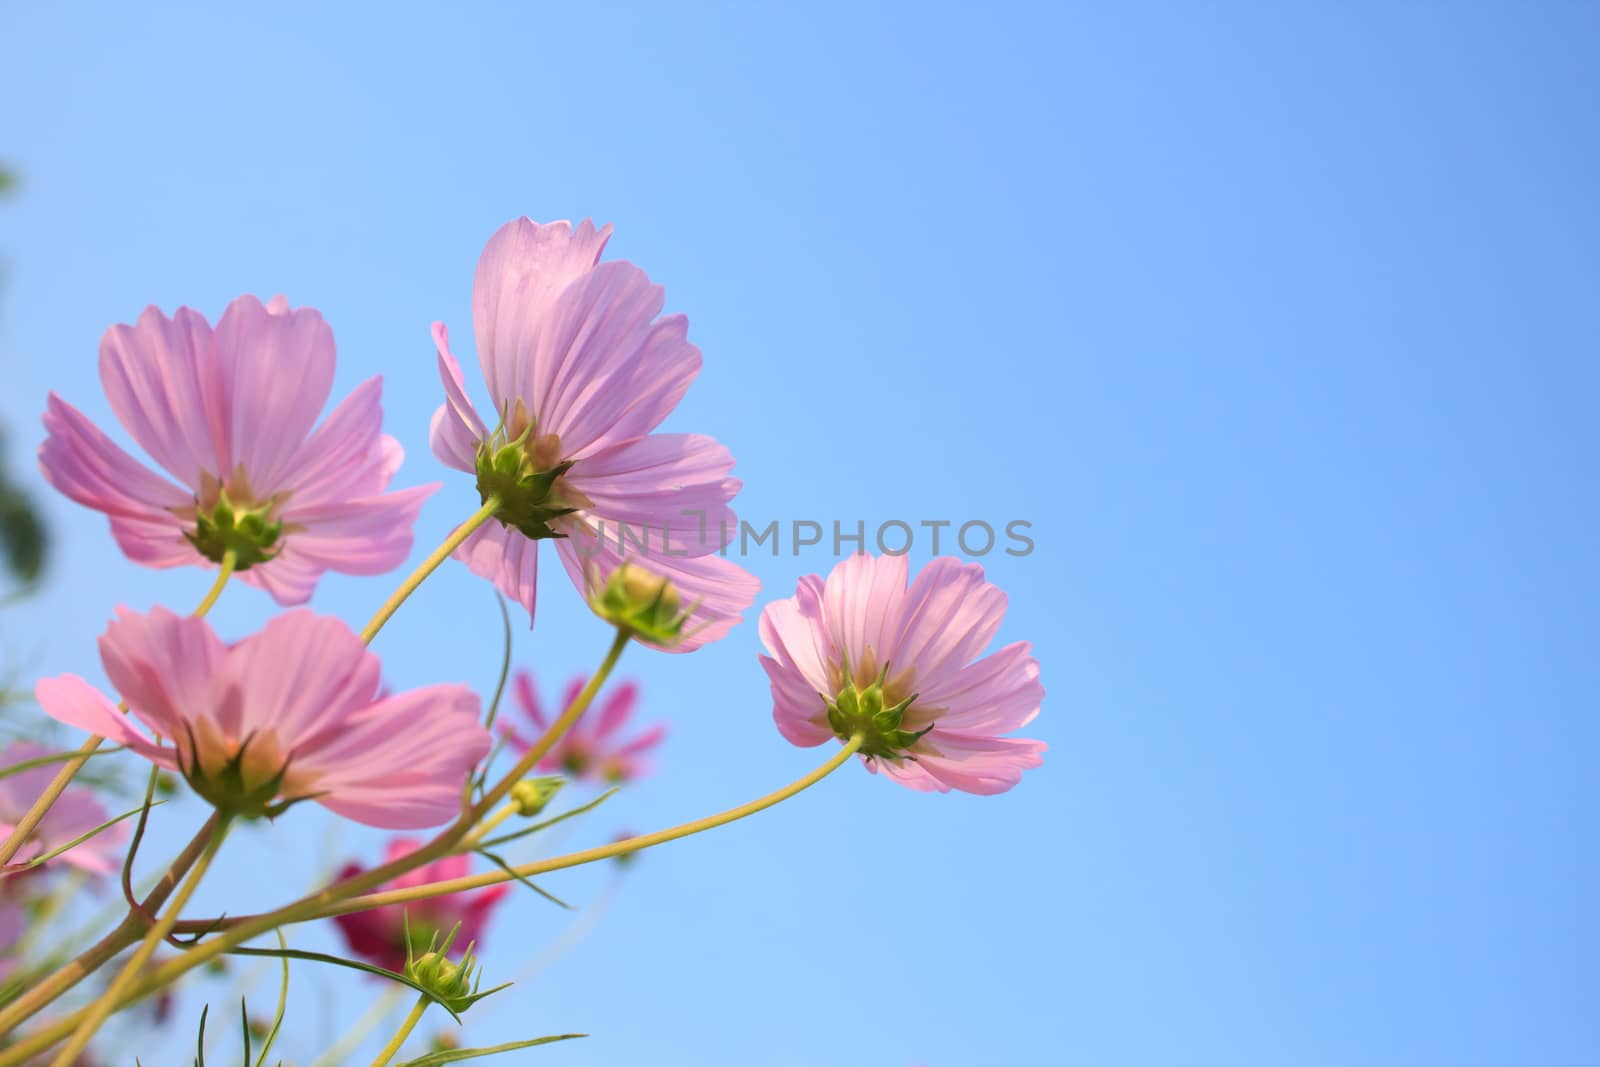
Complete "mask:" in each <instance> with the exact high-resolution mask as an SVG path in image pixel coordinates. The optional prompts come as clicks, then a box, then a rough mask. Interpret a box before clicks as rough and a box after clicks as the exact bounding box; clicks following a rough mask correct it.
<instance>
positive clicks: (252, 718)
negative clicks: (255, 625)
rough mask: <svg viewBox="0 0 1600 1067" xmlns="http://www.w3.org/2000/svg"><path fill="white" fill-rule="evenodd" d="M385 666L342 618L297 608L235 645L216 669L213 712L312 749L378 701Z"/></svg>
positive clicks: (229, 724)
mask: <svg viewBox="0 0 1600 1067" xmlns="http://www.w3.org/2000/svg"><path fill="white" fill-rule="evenodd" d="M381 682H382V665H381V664H380V663H379V661H378V657H377V656H375V655H373V654H372V653H371V652H369V651H367V649H366V646H365V645H363V644H362V642H361V638H359V637H357V636H356V634H355V632H354V631H352V630H351V629H350V627H349V626H347V625H345V624H344V623H343V622H342V621H340V620H339V619H336V618H333V617H332V616H328V615H315V614H313V613H311V612H310V611H305V610H300V611H291V612H288V613H286V614H283V615H278V616H276V617H274V618H273V619H271V620H270V621H268V623H267V624H266V626H265V627H263V628H262V629H261V631H260V632H259V633H257V634H255V635H254V636H252V637H249V638H247V639H245V640H244V641H241V642H240V643H239V644H237V645H235V646H234V647H233V648H232V649H230V650H229V652H228V654H227V658H226V660H225V662H223V663H222V664H221V666H220V668H219V669H218V670H217V671H216V683H215V685H214V687H213V691H214V693H215V696H214V698H213V702H212V709H213V710H212V716H213V718H215V719H216V721H217V722H218V723H219V725H221V726H222V727H223V729H224V730H225V732H226V733H227V734H228V735H229V736H231V737H235V738H241V739H242V738H245V737H249V736H250V735H251V734H254V733H256V732H257V731H265V730H271V731H273V732H274V733H275V734H276V735H277V738H278V743H279V745H280V746H281V747H282V748H283V749H284V750H285V751H286V752H287V751H294V752H297V753H299V752H304V753H307V754H308V755H309V754H310V753H312V752H313V751H314V750H316V749H318V748H319V747H321V746H323V745H325V744H327V743H329V741H330V738H331V737H332V736H333V735H337V734H339V733H340V732H342V731H343V730H344V729H345V724H346V722H347V721H348V720H349V718H350V717H351V716H352V715H353V714H355V713H356V712H357V711H358V710H359V709H363V708H366V707H367V706H369V705H370V704H371V703H372V700H373V697H374V696H375V695H376V694H377V692H378V686H379V685H380V684H381Z"/></svg>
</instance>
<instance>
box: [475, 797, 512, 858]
mask: <svg viewBox="0 0 1600 1067" xmlns="http://www.w3.org/2000/svg"><path fill="white" fill-rule="evenodd" d="M517 811H518V807H517V802H516V801H514V800H508V801H507V802H506V803H504V804H502V805H501V806H500V810H499V811H497V812H495V813H494V814H493V815H491V816H489V817H488V818H487V819H485V820H483V822H481V823H479V824H478V825H477V827H476V828H474V829H473V830H472V832H471V833H469V834H467V836H466V837H463V838H462V839H461V851H463V852H465V851H467V850H468V849H471V848H475V847H477V844H478V842H480V841H482V840H483V839H484V838H485V837H487V836H488V834H489V831H490V830H493V829H494V828H495V827H497V826H499V825H500V824H501V823H503V822H505V821H506V820H507V819H509V818H511V816H513V815H515V814H516V813H517Z"/></svg>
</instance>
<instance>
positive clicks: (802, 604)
mask: <svg viewBox="0 0 1600 1067" xmlns="http://www.w3.org/2000/svg"><path fill="white" fill-rule="evenodd" d="M906 578H907V566H906V559H905V557H904V556H881V557H874V556H866V555H856V556H852V557H851V558H849V559H847V560H844V561H842V562H841V563H839V564H838V565H837V566H835V567H834V568H833V571H832V573H830V574H829V575H828V578H827V580H826V581H823V579H821V578H820V577H818V576H817V575H814V574H811V575H807V576H806V577H804V578H801V579H800V585H799V587H798V588H797V589H796V590H795V595H794V596H793V597H791V598H789V599H787V600H777V601H773V602H772V603H771V604H768V605H767V606H766V609H765V610H764V611H762V613H761V642H762V644H764V645H766V646H767V651H768V652H770V653H771V655H770V656H762V657H761V665H762V666H763V667H765V668H766V671H767V677H768V679H769V680H770V681H771V683H772V715H773V718H774V719H775V720H777V724H778V730H779V731H780V732H781V733H782V734H783V736H784V737H785V738H787V739H788V740H789V741H791V742H792V743H794V744H796V745H806V746H810V745H820V744H822V743H823V742H824V741H826V740H828V739H829V738H830V737H838V738H840V739H845V738H849V737H851V736H853V735H854V734H856V733H858V732H859V733H861V734H862V735H863V736H864V737H865V741H864V742H863V744H862V745H861V748H860V750H859V751H860V753H861V757H862V759H863V760H864V761H865V763H866V765H867V768H868V769H869V770H872V771H874V772H877V771H882V772H883V773H884V774H886V775H888V776H889V777H890V778H893V779H894V780H895V781H897V782H899V783H900V784H901V785H905V786H909V787H910V788H912V789H918V790H922V791H924V792H932V791H938V792H941V793H945V792H949V791H950V790H951V789H959V790H961V791H963V792H967V793H986V794H987V793H1003V792H1005V791H1006V790H1007V789H1010V788H1011V787H1012V786H1014V785H1016V784H1017V782H1018V781H1019V780H1021V778H1022V772H1023V771H1024V770H1027V769H1028V768H1030V767H1037V766H1039V764H1040V762H1041V759H1042V757H1041V753H1043V752H1044V750H1045V744H1044V742H1043V741H1030V740H1026V739H1024V738H1016V737H1002V736H1000V735H1002V734H1005V733H1009V732H1010V731H1012V730H1016V729H1019V728H1021V727H1023V726H1025V725H1027V724H1028V723H1029V722H1031V721H1033V717H1034V716H1035V715H1037V714H1038V713H1039V704H1040V702H1041V701H1042V700H1043V699H1044V687H1043V686H1041V685H1040V684H1039V664H1038V662H1037V661H1036V660H1035V659H1034V658H1033V657H1032V656H1031V655H1030V654H1029V652H1030V648H1029V645H1028V643H1027V642H1025V641H1018V642H1017V643H1016V644H1012V645H1007V646H1006V647H1005V648H1002V649H1001V650H1000V651H998V652H996V653H994V654H993V655H991V656H985V657H984V658H982V659H977V658H976V657H977V656H978V655H979V654H980V653H981V652H982V651H983V650H984V648H986V647H987V646H988V644H989V642H990V640H991V639H993V637H994V635H995V632H996V631H997V630H998V629H999V628H1000V622H1001V620H1002V619H1003V618H1004V617H1005V613H1006V595H1005V594H1004V593H1003V592H1001V591H1000V590H999V589H998V588H997V587H995V586H993V585H990V584H989V583H988V582H986V581H984V578H983V568H982V567H980V566H978V565H977V564H975V563H968V564H963V563H961V562H960V561H959V560H955V559H951V558H949V557H941V558H939V559H936V560H934V561H933V562H931V563H929V564H928V565H927V566H926V567H924V568H923V570H922V573H921V574H919V575H917V580H916V581H915V582H914V583H912V585H911V588H910V589H907V588H906Z"/></svg>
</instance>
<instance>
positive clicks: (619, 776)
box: [506, 671, 667, 784]
mask: <svg viewBox="0 0 1600 1067" xmlns="http://www.w3.org/2000/svg"><path fill="white" fill-rule="evenodd" d="M587 681H588V679H587V678H583V677H578V678H574V679H572V681H571V682H569V683H568V684H567V691H566V692H565V693H564V694H562V697H561V705H560V706H561V707H562V708H565V707H567V706H568V705H570V704H571V703H572V702H573V700H574V699H576V698H577V696H578V692H579V691H580V690H582V689H583V687H584V684H585V683H586V682H587ZM516 694H517V704H518V706H519V707H520V708H521V710H522V714H523V715H525V716H526V717H527V719H528V721H529V722H530V723H532V724H533V727H534V730H535V731H536V732H535V733H534V735H533V736H534V737H535V738H536V737H538V736H539V734H542V733H544V731H545V730H547V729H549V728H550V723H551V721H552V719H553V718H554V716H547V715H545V713H544V708H543V706H542V705H541V704H540V703H539V694H538V693H537V692H535V691H534V687H533V675H532V674H530V673H529V672H527V671H519V672H517V678H516ZM638 702H639V687H638V686H637V685H635V684H634V683H632V682H624V683H623V684H622V685H620V686H618V687H617V688H616V689H614V690H613V691H612V693H611V695H610V696H609V697H607V698H606V702H605V703H604V704H603V705H601V707H600V710H599V712H598V713H591V714H589V715H586V716H584V717H583V718H582V719H579V720H578V722H577V724H576V725H575V726H573V727H572V729H570V730H568V731H567V732H566V734H565V735H563V736H562V738H561V740H560V741H558V742H557V743H556V746H555V748H553V749H551V750H550V753H549V754H548V755H547V756H545V757H544V759H542V760H540V761H539V770H541V771H560V772H562V773H563V774H566V775H568V776H569V777H571V778H574V779H577V780H578V781H594V782H607V783H611V784H617V783H621V782H630V781H633V780H634V779H637V778H642V777H643V776H644V775H645V774H647V773H649V770H650V765H649V763H648V762H646V760H645V754H646V753H648V752H649V751H650V750H651V749H653V748H655V747H656V746H657V745H659V744H661V741H662V738H664V737H666V736H667V724H666V723H664V722H658V723H656V724H655V725H654V726H651V727H649V728H648V729H646V730H645V731H644V732H642V733H639V734H635V735H634V736H633V737H631V738H626V739H625V738H623V736H622V733H623V730H624V729H625V728H626V727H627V725H628V720H629V718H631V717H632V715H633V709H634V706H635V705H636V704H638ZM506 736H507V737H508V738H510V741H511V744H512V745H513V746H514V747H516V748H517V749H519V750H521V751H524V752H526V751H527V750H528V748H529V747H530V746H531V745H532V743H533V742H532V740H531V739H530V738H528V737H524V736H523V735H522V734H520V733H518V732H517V730H516V729H515V728H514V727H511V728H508V729H507V730H506Z"/></svg>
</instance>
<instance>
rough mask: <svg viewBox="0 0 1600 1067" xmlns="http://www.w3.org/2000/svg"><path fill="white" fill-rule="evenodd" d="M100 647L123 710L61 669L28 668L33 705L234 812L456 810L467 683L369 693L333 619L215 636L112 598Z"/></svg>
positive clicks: (468, 740) (422, 814)
mask: <svg viewBox="0 0 1600 1067" xmlns="http://www.w3.org/2000/svg"><path fill="white" fill-rule="evenodd" d="M100 660H101V663H102V664H103V665H104V667H105V672H106V676H107V677H108V678H109V679H110V680H111V684H112V685H113V686H114V687H115V688H116V690H117V692H118V693H120V694H121V696H122V698H123V699H124V700H125V701H126V702H127V704H128V707H129V709H130V710H131V714H130V715H123V714H121V713H119V712H118V711H117V709H116V708H115V707H114V706H113V705H112V704H111V702H110V701H109V700H107V699H106V698H105V697H104V696H103V695H102V694H101V693H100V692H99V691H98V690H96V689H95V688H94V687H92V686H91V685H89V683H88V682H85V681H84V680H83V679H82V678H79V677H78V676H76V675H72V674H64V675H61V676H60V677H58V678H46V679H43V680H41V681H40V682H39V684H38V686H37V687H36V689H35V693H36V694H37V696H38V698H39V703H40V705H42V706H43V708H44V710H45V712H46V713H47V714H49V715H52V716H54V717H55V718H57V719H59V720H61V721H62V722H64V723H67V724H68V725H71V726H77V727H80V728H82V729H85V730H88V731H90V732H91V733H97V734H101V735H103V736H105V737H107V738H110V739H111V740H112V741H114V742H116V743H118V744H123V745H127V746H128V747H129V748H131V749H133V750H134V751H135V752H137V753H139V754H140V755H142V756H144V757H146V758H147V759H149V760H152V761H153V762H155V763H158V764H160V765H161V766H163V767H168V768H175V769H177V770H178V771H180V772H181V773H182V774H183V775H184V777H185V778H187V779H188V780H189V784H190V785H191V786H193V787H194V789H195V791H196V792H197V793H199V794H200V795H201V796H203V797H205V798H206V799H207V800H209V801H211V802H212V803H213V804H215V805H217V806H218V807H219V808H222V809H223V810H227V811H232V812H235V813H237V814H241V815H269V816H271V815H276V814H278V813H279V812H281V811H282V810H283V808H284V807H285V806H287V805H288V804H289V803H292V802H294V801H297V800H302V799H309V800H316V801H317V802H318V803H319V804H321V805H322V806H323V807H325V808H328V809H330V810H331V811H334V812H337V813H338V814H340V815H344V816H346V817H348V818H351V819H354V820H355V821H357V822H361V823H366V824H368V825H369V826H381V827H386V828H390V829H416V828H421V827H425V826H436V825H438V824H439V823H442V822H444V821H446V820H448V819H450V818H453V817H454V816H455V815H456V814H457V813H458V812H459V810H460V807H461V790H462V786H463V785H464V783H465V781H466V776H467V773H468V772H469V771H470V770H471V769H472V767H473V766H474V765H475V764H476V763H477V762H478V760H480V759H482V758H483V756H484V754H485V753H487V752H488V750H489V732H488V731H487V730H485V729H484V728H483V726H482V725H481V724H480V723H479V722H478V698H477V696H476V695H475V694H474V693H473V692H472V691H471V690H470V689H468V688H467V687H466V686H461V685H432V686H427V687H425V688H422V689H414V690H411V691H410V692H407V693H401V694H399V695H397V696H390V697H384V698H378V697H377V692H378V683H379V672H380V665H379V662H378V657H377V656H375V655H373V654H372V653H371V652H368V651H367V649H366V647H365V646H363V645H362V643H361V639H360V638H359V637H357V636H356V635H355V634H354V633H353V632H351V630H350V628H349V627H347V626H346V625H345V624H344V623H343V622H341V621H339V620H338V619H334V618H330V617H327V616H322V615H315V614H313V613H311V612H310V611H306V610H299V611H291V612H288V613H286V614H283V615H279V616H277V617H276V618H274V619H273V620H272V621H270V622H268V623H267V625H266V626H265V627H264V628H263V629H262V630H261V631H260V632H259V633H257V634H256V635H254V636H252V637H249V638H246V639H245V640H243V641H240V642H239V643H238V644H235V645H232V646H229V645H225V644H223V643H222V641H221V640H220V639H218V637H217V636H216V634H215V633H213V632H212V630H211V627H210V625H209V624H207V623H206V621H205V620H204V619H197V618H193V617H192V616H179V615H174V614H173V613H172V612H170V611H167V610H165V609H163V608H156V609H155V610H154V611H153V612H151V613H150V614H149V615H139V614H136V613H134V612H131V611H128V610H127V609H126V608H123V609H119V610H118V613H117V618H116V620H115V621H113V622H112V623H111V625H110V626H109V627H107V629H106V632H105V634H104V635H102V636H101V638H100ZM133 719H138V720H139V721H140V722H142V723H143V724H144V725H145V726H147V727H148V728H149V729H150V730H151V731H153V732H154V733H155V734H157V735H158V738H165V739H168V741H169V742H170V743H163V742H161V741H160V740H156V741H152V740H151V739H150V738H148V737H146V736H145V734H144V733H142V732H141V731H140V730H139V729H138V728H137V727H136V726H134V724H133V722H132V720H133Z"/></svg>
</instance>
